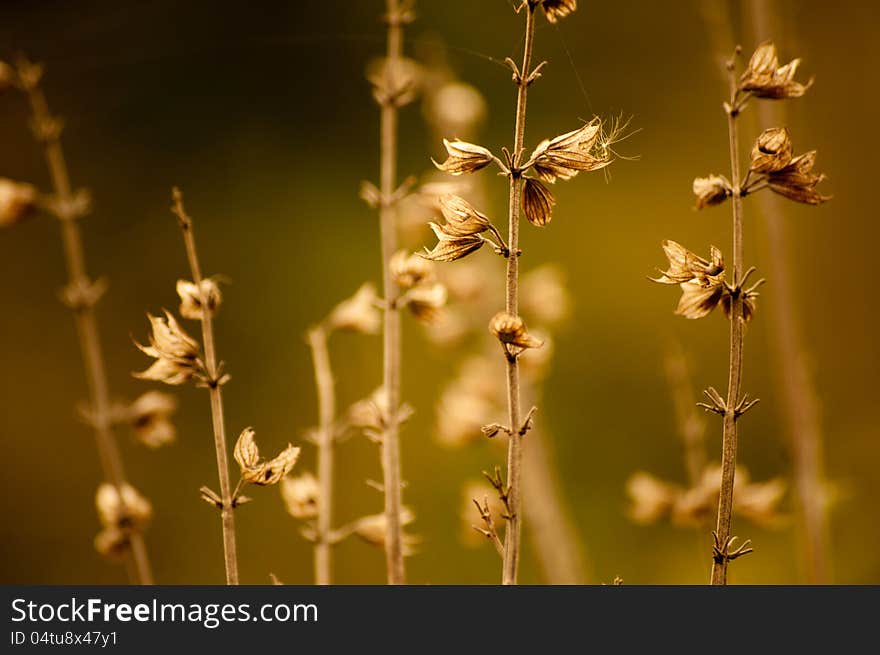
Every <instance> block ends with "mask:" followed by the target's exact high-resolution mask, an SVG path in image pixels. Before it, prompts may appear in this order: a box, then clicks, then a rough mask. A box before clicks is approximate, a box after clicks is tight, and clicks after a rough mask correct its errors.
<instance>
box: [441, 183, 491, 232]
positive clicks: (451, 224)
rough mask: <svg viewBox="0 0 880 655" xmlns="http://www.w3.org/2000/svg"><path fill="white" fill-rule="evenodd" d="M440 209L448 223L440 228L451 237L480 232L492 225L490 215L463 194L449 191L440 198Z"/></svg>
mask: <svg viewBox="0 0 880 655" xmlns="http://www.w3.org/2000/svg"><path fill="white" fill-rule="evenodd" d="M439 203H440V211H441V212H442V214H443V218H444V219H445V221H446V223H445V224H444V225H442V226H440V230H441V231H442V232H443V233H444V234H446V235H447V236H449V237H467V236H473V235H474V234H480V233H482V232H485V231H486V230H488V229H489V228H490V226H491V223H490V221H489V217H488V216H486V215H485V214H483V213H481V212H478V211H477V210H476V209H474V207H473V205H471V204H470V203H469V202H468V201H467V200H465V199H464V198H462V197H461V196H456V195H454V194H451V193H448V194H446V195H444V196H441V197H440V199H439Z"/></svg>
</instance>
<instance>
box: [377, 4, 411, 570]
mask: <svg viewBox="0 0 880 655" xmlns="http://www.w3.org/2000/svg"><path fill="white" fill-rule="evenodd" d="M386 11H387V13H386V17H385V19H386V21H387V24H388V31H387V50H386V57H387V65H388V66H389V67H390V68H391V69H392V70H394V69H395V67H396V66H398V65H399V62H400V58H401V54H402V50H403V21H402V16H401V8H400V6H399V3H398V0H386ZM379 132H380V133H379V147H380V151H379V158H380V164H379V166H380V171H379V186H380V191H381V194H382V199H383V201H382V203H381V206H380V209H379V222H380V230H381V240H382V288H383V296H384V298H385V315H384V327H383V345H382V349H383V355H382V382H383V388H384V390H385V394H386V398H387V401H388V412H387V413H388V416H387V417H386V421H387V426H386V429H385V433H384V435H383V438H382V477H383V486H384V489H385V519H386V522H387V529H388V534H387V535H386V539H385V562H386V567H387V570H388V584H403V583H404V581H405V573H404V566H403V546H402V536H401V525H400V508H401V504H402V501H401V491H400V482H401V480H400V434H399V419H398V415H397V412H398V408H399V407H400V359H401V356H400V350H401V344H400V309H399V307H397V303H395V302H392V299H393V298H395V297H396V296H397V293H398V289H397V285H396V284H395V282H394V279H393V278H392V276H391V270H390V262H391V257H392V256H393V255H394V253H395V252H396V250H397V226H396V224H395V218H396V212H395V208H394V207H393V206H392V204H391V201H390V199H391V197H392V195H393V193H394V188H395V184H396V179H397V106H396V104H395V102H394V100H393V99H386V100H385V101H384V102H383V103H382V106H381V116H380V130H379Z"/></svg>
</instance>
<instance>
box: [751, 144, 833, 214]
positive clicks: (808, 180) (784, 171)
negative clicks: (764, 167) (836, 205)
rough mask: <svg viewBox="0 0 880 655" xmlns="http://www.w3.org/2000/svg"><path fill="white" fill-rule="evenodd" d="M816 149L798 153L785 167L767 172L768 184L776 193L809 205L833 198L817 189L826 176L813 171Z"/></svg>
mask: <svg viewBox="0 0 880 655" xmlns="http://www.w3.org/2000/svg"><path fill="white" fill-rule="evenodd" d="M815 163H816V151H815V150H812V151H810V152H807V153H804V154H803V155H798V156H797V157H795V158H794V159H792V160H791V161H790V162H789V164H788V165H787V166H786V167H785V168H781V169H780V170H778V171H774V172H772V173H768V174H767V186H768V187H770V190H771V191H773V192H774V193H778V194H779V195H781V196H783V197H785V198H788V199H789V200H794V201H795V202H802V203H804V204H807V205H820V204H822V203H823V202H826V201H828V200H830V199H831V196H823V195H822V194H821V193H819V192H818V191H817V190H816V186H817V185H818V184H819V182H821V181H822V180H824V179H825V176H824V175H822V174H819V173H814V172H813V166H814V165H815Z"/></svg>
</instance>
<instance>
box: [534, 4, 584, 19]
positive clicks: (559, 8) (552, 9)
mask: <svg viewBox="0 0 880 655" xmlns="http://www.w3.org/2000/svg"><path fill="white" fill-rule="evenodd" d="M539 1H540V0H539ZM577 6H578V3H577V0H543V1H542V2H541V8H542V9H543V10H544V15H545V16H546V17H547V21H548V22H550V23H556V22H557V21H558V20H559V19H560V18H565V17H566V16H568V15H569V14H571V13H574V11H575V10H576V9H577Z"/></svg>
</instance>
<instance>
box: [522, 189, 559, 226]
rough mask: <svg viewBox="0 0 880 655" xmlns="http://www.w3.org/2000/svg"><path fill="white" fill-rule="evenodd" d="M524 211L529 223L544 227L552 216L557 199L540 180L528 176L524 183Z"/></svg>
mask: <svg viewBox="0 0 880 655" xmlns="http://www.w3.org/2000/svg"><path fill="white" fill-rule="evenodd" d="M522 203H523V213H524V214H525V215H526V218H527V219H528V221H529V223H531V224H532V225H536V226H538V227H544V226H545V225H547V223H549V222H550V219H551V218H552V216H551V212H552V211H553V205H555V204H556V199H555V198H554V197H553V194H552V193H551V192H550V189H548V188H547V187H545V186H544V185H543V184H542V183H541V182H540V181H538V180H536V179H534V178H531V177H527V178H526V179H525V184H523V198H522Z"/></svg>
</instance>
